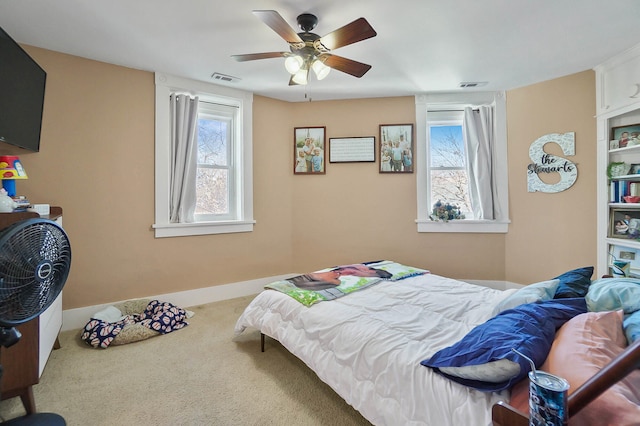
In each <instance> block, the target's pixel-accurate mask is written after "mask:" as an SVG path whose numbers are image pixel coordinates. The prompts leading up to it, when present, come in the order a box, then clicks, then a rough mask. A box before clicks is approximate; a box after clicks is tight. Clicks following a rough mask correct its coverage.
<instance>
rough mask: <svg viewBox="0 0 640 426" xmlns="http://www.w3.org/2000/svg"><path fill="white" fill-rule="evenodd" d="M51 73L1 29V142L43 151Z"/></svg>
mask: <svg viewBox="0 0 640 426" xmlns="http://www.w3.org/2000/svg"><path fill="white" fill-rule="evenodd" d="M46 79H47V73H46V72H45V71H44V70H43V69H42V68H41V67H40V66H39V65H38V64H37V63H36V62H35V61H34V60H33V59H31V57H30V56H29V55H28V54H27V52H25V51H24V50H23V49H22V48H21V47H20V46H19V45H18V43H16V42H15V41H14V40H13V39H12V38H11V37H9V35H8V34H7V33H6V32H5V31H4V30H3V29H2V28H0V142H5V143H8V144H11V145H15V146H18V147H20V148H24V149H27V150H29V151H39V150H40V129H41V127H42V110H43V106H44V87H45V82H46Z"/></svg>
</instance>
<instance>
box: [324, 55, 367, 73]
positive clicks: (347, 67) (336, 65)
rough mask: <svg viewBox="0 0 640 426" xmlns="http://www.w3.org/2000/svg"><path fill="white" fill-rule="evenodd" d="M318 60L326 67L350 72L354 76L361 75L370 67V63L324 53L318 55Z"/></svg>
mask: <svg viewBox="0 0 640 426" xmlns="http://www.w3.org/2000/svg"><path fill="white" fill-rule="evenodd" d="M320 60H321V61H322V62H323V63H324V64H325V65H326V66H328V67H331V68H333V69H335V70H338V71H341V72H344V73H347V74H351V75H352V76H354V77H358V78H360V77H362V76H363V75H365V74H366V73H367V71H369V70H370V69H371V65H367V64H363V63H362V62H358V61H354V60H353V59H347V58H343V57H342V56H336V55H330V54H328V53H325V54H323V55H320Z"/></svg>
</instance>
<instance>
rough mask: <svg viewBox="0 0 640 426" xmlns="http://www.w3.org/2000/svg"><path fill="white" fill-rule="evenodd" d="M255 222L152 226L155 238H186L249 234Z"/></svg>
mask: <svg viewBox="0 0 640 426" xmlns="http://www.w3.org/2000/svg"><path fill="white" fill-rule="evenodd" d="M255 223H256V221H255V220H248V221H229V222H194V223H168V224H162V225H160V224H154V225H152V227H153V229H155V233H156V238H165V237H186V236H189V235H209V234H231V233H235V232H251V231H253V225H254V224H255Z"/></svg>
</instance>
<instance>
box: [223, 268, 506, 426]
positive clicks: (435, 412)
mask: <svg viewBox="0 0 640 426" xmlns="http://www.w3.org/2000/svg"><path fill="white" fill-rule="evenodd" d="M514 291H515V290H506V291H502V290H495V289H491V288H487V287H482V286H478V285H473V284H469V283H466V282H462V281H457V280H454V279H450V278H446V277H442V276H439V275H435V274H425V275H420V276H416V277H411V278H406V279H404V280H401V281H395V282H392V281H382V282H380V283H378V284H376V285H374V286H372V287H369V288H367V289H363V290H361V291H358V292H355V293H352V294H350V295H348V296H346V297H343V298H340V299H336V300H332V301H326V302H321V303H318V304H315V305H313V306H311V307H306V306H304V305H302V304H301V303H299V302H297V301H296V300H294V299H293V298H291V297H289V296H287V295H286V294H283V293H281V292H278V291H274V290H265V291H263V292H262V293H260V294H259V295H257V296H256V298H255V299H254V300H253V301H252V302H251V303H250V304H249V305H248V306H247V308H246V309H245V311H244V312H243V313H242V315H241V316H240V318H239V319H238V321H237V323H236V327H235V334H236V335H238V334H240V333H242V332H243V331H244V330H245V329H247V328H255V329H258V330H260V331H261V332H262V333H264V334H266V335H268V336H270V337H272V338H274V339H276V340H278V341H279V342H280V343H281V344H282V345H283V346H285V347H286V348H287V349H288V350H289V351H290V352H291V353H293V354H294V355H295V356H297V357H298V358H300V359H301V360H302V361H303V362H305V363H306V364H307V366H309V368H311V369H312V370H313V371H314V372H315V373H316V374H317V375H318V377H319V378H320V379H321V380H322V381H324V382H325V383H327V384H328V385H329V386H331V387H332V388H333V389H334V390H335V391H336V392H337V393H338V394H339V395H340V396H341V397H342V398H343V399H344V400H345V401H346V402H347V403H348V404H350V405H352V406H353V407H354V408H355V409H356V410H358V411H359V412H360V413H361V414H362V415H363V416H364V417H365V418H366V419H367V420H369V421H370V422H371V423H373V424H375V425H434V426H435V425H438V426H444V425H452V426H459V425H490V424H491V407H492V405H493V404H494V403H496V402H497V401H499V400H505V401H508V398H509V394H508V392H506V391H505V392H502V393H487V392H480V391H477V390H474V389H471V388H468V387H465V386H463V385H460V384H457V383H455V382H452V381H450V380H448V379H446V378H445V377H443V376H441V375H439V374H436V373H434V372H433V371H432V370H431V369H429V368H426V367H424V366H422V365H420V361H421V360H423V359H425V358H429V357H430V356H431V355H433V354H434V353H435V352H436V351H438V350H439V349H442V348H444V347H447V346H450V345H452V344H453V343H455V342H457V341H458V340H460V339H461V338H462V337H464V336H465V335H466V334H467V333H468V332H469V331H470V330H471V329H472V328H473V327H475V326H476V325H479V324H482V323H483V322H485V321H486V320H487V319H489V318H491V316H492V313H493V308H494V306H495V305H497V304H498V303H499V302H500V301H502V300H503V299H504V298H506V297H508V296H509V295H510V294H512V293H513V292H514Z"/></svg>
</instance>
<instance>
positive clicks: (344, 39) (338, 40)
mask: <svg viewBox="0 0 640 426" xmlns="http://www.w3.org/2000/svg"><path fill="white" fill-rule="evenodd" d="M253 14H254V15H255V16H257V17H258V18H259V19H260V20H262V22H264V23H265V24H267V25H268V26H269V27H270V28H271V29H272V30H274V31H275V32H276V33H278V35H279V36H280V37H282V38H283V39H284V40H285V41H286V42H287V43H289V49H290V52H265V53H249V54H245V55H232V58H234V59H235V60H236V61H239V62H244V61H253V60H256V59H268V58H280V57H284V58H286V59H285V68H286V69H287V71H288V72H289V73H290V74H291V78H290V80H289V85H290V86H291V85H297V84H300V85H304V84H307V82H308V81H309V70H310V69H313V71H314V73H315V74H316V77H317V78H318V80H322V79H323V78H325V77H326V76H327V74H328V73H329V71H330V70H331V68H333V69H336V70H338V71H341V72H344V73H347V74H350V75H352V76H354V77H358V78H360V77H362V76H363V75H364V74H365V73H366V72H367V71H369V70H370V69H371V65H367V64H363V63H362V62H358V61H354V60H352V59H347V58H343V57H341V56H336V55H332V54H331V53H329V52H330V51H332V50H335V49H337V48H339V47H343V46H347V45H349V44H353V43H356V42H359V41H362V40H366V39H368V38H371V37H375V36H376V35H377V33H376V32H375V30H374V29H373V28H372V27H371V25H369V23H368V22H367V20H366V19H364V18H359V19H356V20H355V21H353V22H351V23H349V24H347V25H345V26H343V27H341V28H338V29H337V30H335V31H333V32H331V33H329V34H327V35H325V36H323V37H320V36H319V35H317V34H314V33H312V32H311V30H313V29H314V28H315V27H316V25H317V24H318V18H317V17H316V16H315V15H312V14H310V13H303V14H301V15H299V16H298V18H297V21H298V26H299V27H300V29H301V30H302V32H300V33H296V31H295V30H294V29H293V28H292V27H291V26H289V24H288V23H287V21H285V20H284V18H283V17H282V16H281V15H280V14H279V13H278V12H276V11H275V10H254V11H253Z"/></svg>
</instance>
